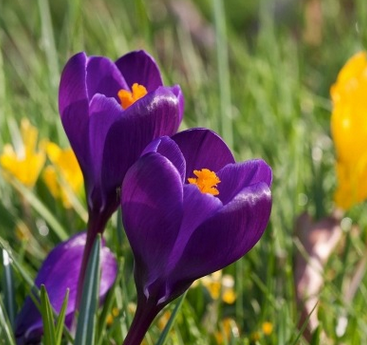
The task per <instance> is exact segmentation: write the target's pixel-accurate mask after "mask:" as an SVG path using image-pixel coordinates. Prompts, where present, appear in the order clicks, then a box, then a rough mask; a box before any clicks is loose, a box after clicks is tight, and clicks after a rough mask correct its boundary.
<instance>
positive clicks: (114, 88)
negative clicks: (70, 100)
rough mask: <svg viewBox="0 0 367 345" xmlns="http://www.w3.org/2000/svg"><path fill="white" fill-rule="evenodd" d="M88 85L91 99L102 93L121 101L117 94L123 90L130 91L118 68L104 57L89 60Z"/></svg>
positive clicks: (93, 57)
mask: <svg viewBox="0 0 367 345" xmlns="http://www.w3.org/2000/svg"><path fill="white" fill-rule="evenodd" d="M86 83H87V89H88V96H89V99H92V97H93V96H94V95H95V94H96V93H101V94H103V95H105V96H106V97H114V98H115V99H116V100H117V101H119V98H118V96H117V93H118V92H119V91H120V90H121V89H125V90H129V87H128V85H127V84H126V81H125V79H124V77H123V76H122V75H121V73H120V71H119V69H118V68H117V66H116V65H115V64H114V63H113V62H112V61H111V60H110V59H108V58H106V57H102V56H92V57H90V58H89V59H88V64H87V78H86Z"/></svg>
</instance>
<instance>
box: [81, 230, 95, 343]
mask: <svg viewBox="0 0 367 345" xmlns="http://www.w3.org/2000/svg"><path fill="white" fill-rule="evenodd" d="M100 250H101V236H100V235H99V236H98V237H97V238H96V241H95V242H94V245H93V248H92V252H91V255H90V257H89V261H88V266H87V272H86V276H85V280H84V285H83V296H82V300H81V304H80V313H79V318H78V325H77V329H76V335H75V345H93V344H94V335H95V329H96V312H97V308H98V299H99V298H98V297H99V296H98V295H99V294H98V291H99V281H100V255H99V254H100Z"/></svg>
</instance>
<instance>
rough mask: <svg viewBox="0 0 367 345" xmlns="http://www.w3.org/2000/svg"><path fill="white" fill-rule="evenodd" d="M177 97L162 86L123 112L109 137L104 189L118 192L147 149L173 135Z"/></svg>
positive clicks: (112, 127) (105, 148)
mask: <svg viewBox="0 0 367 345" xmlns="http://www.w3.org/2000/svg"><path fill="white" fill-rule="evenodd" d="M177 102H178V100H177V97H175V95H174V94H173V93H172V92H171V91H170V90H169V88H165V87H160V88H158V89H157V90H156V91H154V92H151V93H149V94H147V95H146V96H145V97H143V98H142V99H140V100H139V101H137V102H135V103H134V104H133V105H132V106H130V107H129V108H127V109H126V110H125V111H124V114H123V116H122V117H120V119H119V120H117V121H116V122H115V123H114V124H113V125H112V126H111V128H110V130H109V132H108V135H107V137H106V142H105V147H104V154H103V162H102V183H103V187H104V190H107V191H115V190H116V188H117V187H119V186H121V183H122V178H123V177H124V176H125V174H126V172H127V170H128V169H129V167H130V166H131V165H132V164H133V163H134V162H135V161H136V160H137V159H138V158H139V156H140V155H141V153H142V152H143V150H144V148H145V147H146V146H147V145H148V144H149V143H150V142H151V141H152V140H153V139H154V138H157V137H160V136H162V135H172V134H173V133H175V132H176V131H177V129H178V126H179V121H178V107H177Z"/></svg>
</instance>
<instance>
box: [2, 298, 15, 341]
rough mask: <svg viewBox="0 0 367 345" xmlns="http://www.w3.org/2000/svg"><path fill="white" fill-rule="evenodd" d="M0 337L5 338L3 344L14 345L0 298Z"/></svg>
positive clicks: (10, 328) (9, 325)
mask: <svg viewBox="0 0 367 345" xmlns="http://www.w3.org/2000/svg"><path fill="white" fill-rule="evenodd" d="M0 339H5V343H4V344H8V345H15V339H14V335H13V332H12V327H11V324H10V321H9V318H8V316H7V314H6V311H5V307H4V305H3V302H2V300H1V298H0Z"/></svg>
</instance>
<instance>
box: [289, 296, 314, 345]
mask: <svg viewBox="0 0 367 345" xmlns="http://www.w3.org/2000/svg"><path fill="white" fill-rule="evenodd" d="M317 304H318V303H316V304H315V306H314V307H313V308H312V310H311V312H310V314H309V315H308V316H307V318H306V320H305V321H304V323H303V325H302V327H301V329H300V330H299V332H298V334H297V336H296V339H295V340H294V341H293V342H292V345H297V344H299V340H300V339H301V337H302V334H303V332H304V331H305V329H306V327H307V325H308V323H309V321H310V317H311V315H312V313H313V312H314V311H315V309H316V307H317Z"/></svg>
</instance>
